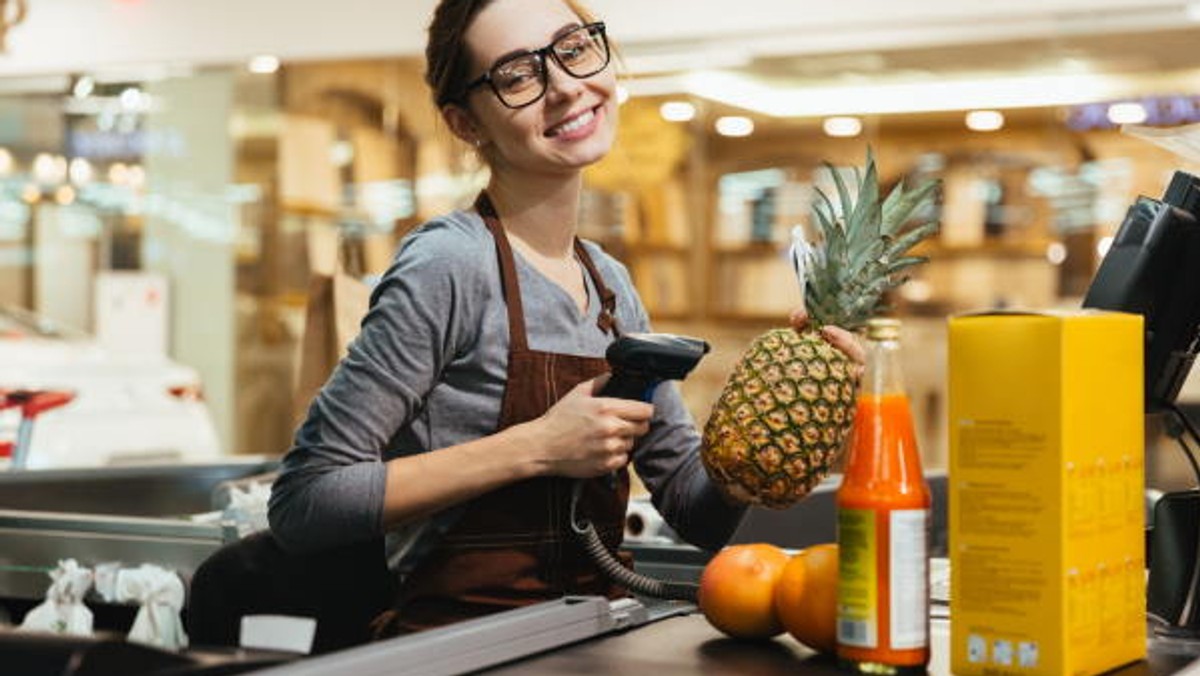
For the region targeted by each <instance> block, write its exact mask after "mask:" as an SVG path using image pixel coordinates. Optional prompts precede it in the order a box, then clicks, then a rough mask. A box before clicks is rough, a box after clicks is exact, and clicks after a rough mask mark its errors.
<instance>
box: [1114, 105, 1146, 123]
mask: <svg viewBox="0 0 1200 676" xmlns="http://www.w3.org/2000/svg"><path fill="white" fill-rule="evenodd" d="M1108 121H1109V122H1112V123H1113V124H1141V123H1143V122H1145V121H1146V107H1145V106H1143V105H1142V104H1140V103H1114V104H1112V105H1111V106H1109V107H1108Z"/></svg>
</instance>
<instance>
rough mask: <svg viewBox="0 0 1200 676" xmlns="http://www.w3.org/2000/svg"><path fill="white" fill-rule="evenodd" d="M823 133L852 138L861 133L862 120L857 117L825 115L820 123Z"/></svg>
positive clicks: (835, 136)
mask: <svg viewBox="0 0 1200 676" xmlns="http://www.w3.org/2000/svg"><path fill="white" fill-rule="evenodd" d="M821 128H822V129H824V130H825V134H826V135H828V136H832V137H834V138H854V137H855V136H858V135H859V134H861V133H862V120H860V119H858V118H857V117H846V116H839V117H827V118H825V121H824V122H823V123H821Z"/></svg>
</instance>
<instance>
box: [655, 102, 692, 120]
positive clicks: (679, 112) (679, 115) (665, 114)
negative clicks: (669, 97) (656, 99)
mask: <svg viewBox="0 0 1200 676" xmlns="http://www.w3.org/2000/svg"><path fill="white" fill-rule="evenodd" d="M658 114H659V115H662V118H663V119H664V120H666V121H667V122H687V121H689V120H691V119H692V118H694V117H696V106H693V105H692V104H690V103H688V102H687V101H667V102H666V103H664V104H662V105H661V106H659V108H658Z"/></svg>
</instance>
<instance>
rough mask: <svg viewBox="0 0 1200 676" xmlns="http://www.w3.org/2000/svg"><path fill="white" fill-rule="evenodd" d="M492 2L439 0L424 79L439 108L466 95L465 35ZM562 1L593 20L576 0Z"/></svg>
mask: <svg viewBox="0 0 1200 676" xmlns="http://www.w3.org/2000/svg"><path fill="white" fill-rule="evenodd" d="M491 3H492V0H441V1H440V2H438V5H437V8H436V9H434V10H433V20H432V21H430V22H429V39H428V42H426V44H425V82H426V83H427V84H428V85H429V89H430V90H431V91H432V93H433V103H434V105H436V106H437V107H438V108H441V107H442V106H445V105H447V104H450V103H456V102H459V101H461V100H462V98H463V96H465V95H466V91H464V90H465V89H466V86H467V82H468V81H469V78H470V77H471V55H470V54H469V53H468V52H467V45H466V42H465V39H464V37H465V35H466V33H467V29H468V28H470V26H471V24H472V23H473V22H474V21H475V17H476V16H478V15H479V13H480V12H481V11H483V9H484V8H485V7H487V6H488V5H490V4H491ZM563 3H564V4H566V5H567V7H569V8H570V9H571V11H572V12H574V13H575V15H576V16H578V17H579V18H580V20H582V21H583V22H584V23H590V22H592V21H595V17H594V15H593V14H592V13H591V12H590V11H588V9H587V8H586V7H584V6H583V5H582V4H581V3H580V2H578V1H577V0H563Z"/></svg>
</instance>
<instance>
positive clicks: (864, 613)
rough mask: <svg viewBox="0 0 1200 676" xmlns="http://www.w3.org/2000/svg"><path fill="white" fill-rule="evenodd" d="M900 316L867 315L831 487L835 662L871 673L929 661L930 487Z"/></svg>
mask: <svg viewBox="0 0 1200 676" xmlns="http://www.w3.org/2000/svg"><path fill="white" fill-rule="evenodd" d="M899 338H900V322H899V321H897V320H895V319H872V320H871V321H870V322H868V323H867V346H866V347H867V362H866V370H865V372H864V373H863V380H862V385H861V388H860V391H859V397H858V405H857V410H856V412H855V418H854V429H853V432H852V433H851V439H850V446H849V449H848V457H847V459H846V466H845V471H844V474H843V478H842V485H841V488H839V489H838V492H837V508H838V529H837V530H838V535H837V540H838V603H837V607H838V622H837V655H838V662H839V663H840V664H841V665H842V666H844V667H849V668H851V669H854V670H857V671H860V672H865V673H874V674H901V673H922V672H924V671H925V666H926V665H927V664H928V663H929V557H928V550H927V535H928V529H929V514H930V493H929V485H928V484H927V483H926V482H925V477H924V475H923V474H922V471H921V458H920V455H919V454H918V451H917V443H916V436H915V434H914V432H913V421H912V413H911V411H910V408H909V403H908V396H907V395H906V394H905V392H904V383H903V376H902V374H901V371H900V341H899Z"/></svg>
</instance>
